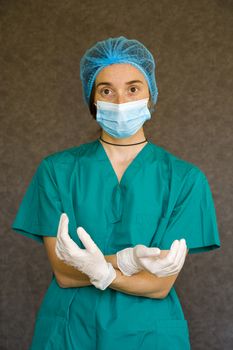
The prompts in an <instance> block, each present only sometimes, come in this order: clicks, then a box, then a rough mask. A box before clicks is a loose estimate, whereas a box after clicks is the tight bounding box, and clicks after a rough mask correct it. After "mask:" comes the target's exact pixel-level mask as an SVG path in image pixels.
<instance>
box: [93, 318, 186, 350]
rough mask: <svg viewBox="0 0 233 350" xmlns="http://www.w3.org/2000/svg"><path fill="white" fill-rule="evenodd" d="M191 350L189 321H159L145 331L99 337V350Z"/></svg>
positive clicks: (108, 331) (121, 331)
mask: <svg viewBox="0 0 233 350" xmlns="http://www.w3.org/2000/svg"><path fill="white" fill-rule="evenodd" d="M119 348H122V349H127V350H139V349H140V350H148V349H150V350H176V349H177V350H190V349H191V348H190V339H189V331H188V325H187V320H185V319H184V320H175V319H172V320H159V321H158V322H156V325H155V326H154V325H152V326H151V327H148V329H145V330H129V329H128V330H127V329H125V330H119V331H117V330H114V331H113V330H108V329H106V330H105V331H104V332H103V334H102V332H100V333H99V334H98V337H97V349H98V350H109V349H111V350H119Z"/></svg>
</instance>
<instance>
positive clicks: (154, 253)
mask: <svg viewBox="0 0 233 350" xmlns="http://www.w3.org/2000/svg"><path fill="white" fill-rule="evenodd" d="M186 253H187V246H186V241H185V239H181V240H180V241H179V240H175V241H174V242H173V243H172V245H171V247H170V251H169V253H168V254H167V256H166V257H165V258H159V257H158V256H159V254H160V249H159V248H153V247H152V248H150V247H149V248H148V247H146V246H144V245H141V244H138V245H136V246H135V247H133V248H125V249H123V250H121V251H119V252H117V254H116V255H117V266H118V268H119V269H120V270H121V272H122V273H123V274H124V275H126V276H131V275H132V274H134V273H137V272H139V271H141V270H143V269H144V270H147V271H149V272H151V273H153V274H155V275H156V276H158V277H163V276H171V275H174V274H176V273H178V272H179V271H180V270H181V269H182V267H183V264H184V261H185V258H186Z"/></svg>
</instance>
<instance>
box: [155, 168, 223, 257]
mask: <svg viewBox="0 0 233 350" xmlns="http://www.w3.org/2000/svg"><path fill="white" fill-rule="evenodd" d="M181 238H185V240H186V244H187V248H188V249H189V254H193V253H201V252H205V251H210V250H213V249H217V248H219V247H220V239H219V232H218V224H217V218H216V211H215V206H214V201H213V197H212V193H211V189H210V186H209V183H208V180H207V178H206V176H205V174H204V173H203V172H202V171H200V170H199V172H198V174H197V176H195V180H193V176H191V177H188V179H187V181H185V183H184V186H183V187H182V190H181V191H180V194H179V196H178V199H177V202H176V205H175V206H174V209H173V211H172V213H171V216H170V217H169V220H168V223H167V225H166V229H165V232H164V234H163V236H162V240H161V244H160V246H159V247H160V249H164V250H167V249H170V246H171V244H172V242H173V241H174V240H175V239H181Z"/></svg>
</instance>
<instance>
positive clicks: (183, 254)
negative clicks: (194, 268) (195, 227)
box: [177, 243, 187, 271]
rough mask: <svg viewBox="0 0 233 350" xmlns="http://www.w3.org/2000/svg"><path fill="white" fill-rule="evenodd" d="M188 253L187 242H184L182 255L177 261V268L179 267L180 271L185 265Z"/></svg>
mask: <svg viewBox="0 0 233 350" xmlns="http://www.w3.org/2000/svg"><path fill="white" fill-rule="evenodd" d="M186 254H187V245H186V243H185V244H184V249H183V251H182V254H181V256H180V259H179V261H178V263H177V268H178V271H180V270H181V269H182V267H183V265H184V262H185V259H186Z"/></svg>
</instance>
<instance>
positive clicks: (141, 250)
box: [135, 244, 160, 258]
mask: <svg viewBox="0 0 233 350" xmlns="http://www.w3.org/2000/svg"><path fill="white" fill-rule="evenodd" d="M135 253H136V256H137V257H138V258H145V257H150V256H158V255H159V254H160V249H159V248H150V247H146V246H145V245H142V244H138V245H137V246H136V247H135Z"/></svg>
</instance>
